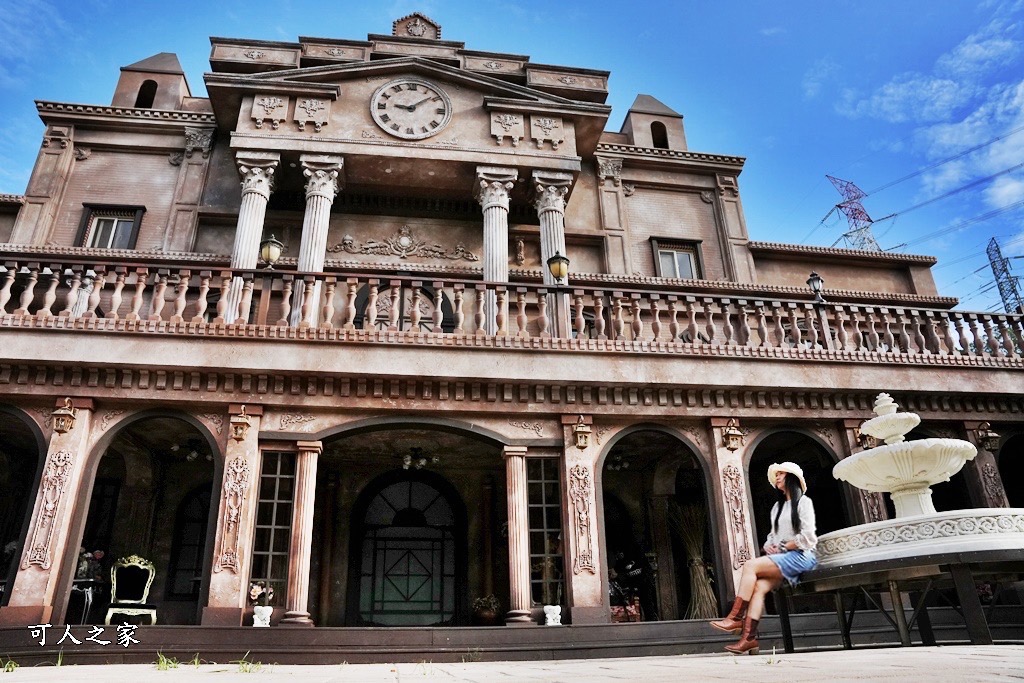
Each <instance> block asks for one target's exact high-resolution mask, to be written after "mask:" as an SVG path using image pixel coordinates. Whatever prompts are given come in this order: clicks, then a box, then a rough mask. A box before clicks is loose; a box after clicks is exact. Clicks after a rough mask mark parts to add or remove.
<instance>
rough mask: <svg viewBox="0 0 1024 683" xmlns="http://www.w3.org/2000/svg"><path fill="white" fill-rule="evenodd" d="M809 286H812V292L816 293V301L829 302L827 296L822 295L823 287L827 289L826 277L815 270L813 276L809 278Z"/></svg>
mask: <svg viewBox="0 0 1024 683" xmlns="http://www.w3.org/2000/svg"><path fill="white" fill-rule="evenodd" d="M807 286H808V287H810V288H811V292H812V293H813V294H814V303H816V304H823V303H827V302H826V301H825V297H823V296H822V295H821V292H822V290H823V289H825V279H824V278H822V277H821V276H820V275H818V274H817V273H816V272H814V271H813V270H812V271H811V276H810V277H809V278H807Z"/></svg>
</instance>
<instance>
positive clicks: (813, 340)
mask: <svg viewBox="0 0 1024 683" xmlns="http://www.w3.org/2000/svg"><path fill="white" fill-rule="evenodd" d="M804 325H806V327H807V344H808V348H811V349H816V348H818V326H817V325H815V324H814V304H804ZM823 346H824V345H823Z"/></svg>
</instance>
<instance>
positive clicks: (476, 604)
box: [473, 594, 501, 612]
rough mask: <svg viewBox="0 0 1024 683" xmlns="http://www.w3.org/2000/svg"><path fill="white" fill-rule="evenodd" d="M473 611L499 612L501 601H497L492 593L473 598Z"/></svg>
mask: <svg viewBox="0 0 1024 683" xmlns="http://www.w3.org/2000/svg"><path fill="white" fill-rule="evenodd" d="M473 611H474V612H500V611H501V603H500V602H498V598H496V597H494V595H493V594H492V595H485V596H484V597H482V598H477V599H475V600H473Z"/></svg>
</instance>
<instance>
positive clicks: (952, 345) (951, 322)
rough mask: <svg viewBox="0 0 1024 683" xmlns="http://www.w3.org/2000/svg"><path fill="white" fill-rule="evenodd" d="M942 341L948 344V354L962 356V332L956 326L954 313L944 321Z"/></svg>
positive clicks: (948, 315)
mask: <svg viewBox="0 0 1024 683" xmlns="http://www.w3.org/2000/svg"><path fill="white" fill-rule="evenodd" d="M942 339H943V340H944V341H945V343H946V353H948V354H949V355H951V356H958V355H960V348H959V347H960V330H959V329H957V326H956V314H954V313H952V312H950V313H948V314H946V317H945V318H944V319H943V320H942Z"/></svg>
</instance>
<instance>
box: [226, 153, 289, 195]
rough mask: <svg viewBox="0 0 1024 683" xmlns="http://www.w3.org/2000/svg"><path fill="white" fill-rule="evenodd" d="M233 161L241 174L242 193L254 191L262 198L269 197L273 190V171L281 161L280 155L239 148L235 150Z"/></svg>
mask: <svg viewBox="0 0 1024 683" xmlns="http://www.w3.org/2000/svg"><path fill="white" fill-rule="evenodd" d="M235 163H236V164H237V165H238V172H239V174H241V176H242V194H243V195H244V194H247V193H250V192H255V193H256V194H259V195H261V196H262V197H263V198H264V199H270V193H271V192H273V191H274V171H276V170H277V165H278V164H279V163H281V155H280V154H279V153H277V152H253V151H248V150H241V151H238V152H235Z"/></svg>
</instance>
